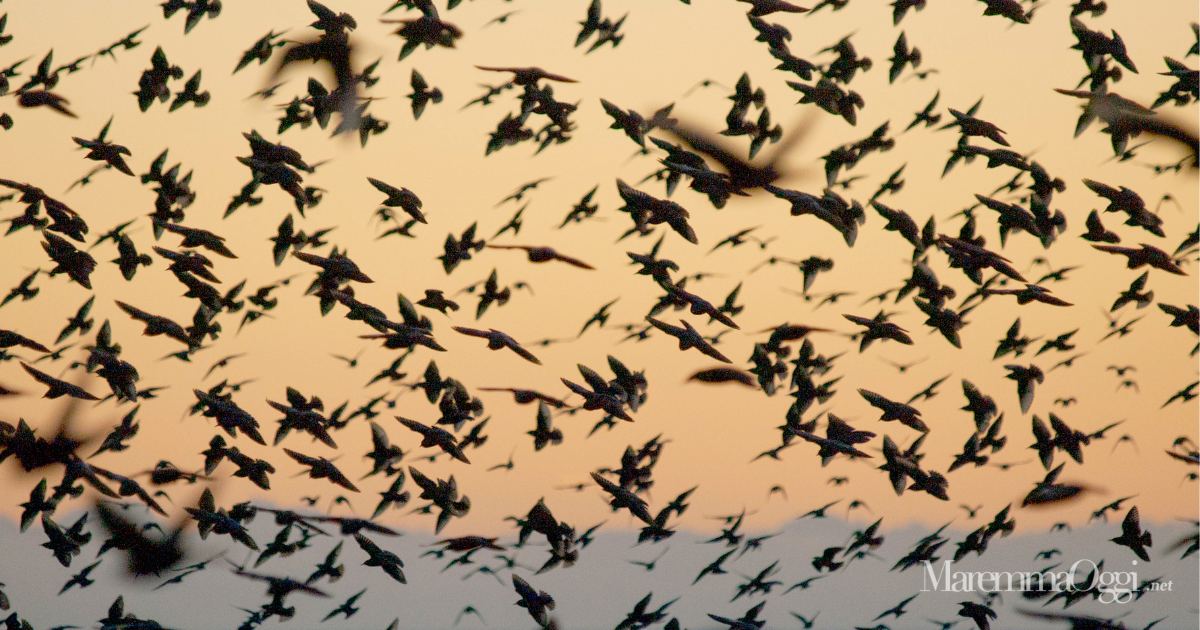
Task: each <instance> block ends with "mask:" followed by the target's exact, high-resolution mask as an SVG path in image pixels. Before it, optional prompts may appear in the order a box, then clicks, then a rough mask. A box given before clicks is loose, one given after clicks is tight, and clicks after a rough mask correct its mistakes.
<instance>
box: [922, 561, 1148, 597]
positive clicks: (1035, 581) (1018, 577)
mask: <svg viewBox="0 0 1200 630" xmlns="http://www.w3.org/2000/svg"><path fill="white" fill-rule="evenodd" d="M1133 564H1134V565H1135V566H1136V564H1137V562H1136V561H1134V563H1133ZM1154 586H1155V587H1156V588H1158V587H1161V586H1163V585H1160V584H1155V585H1154ZM1165 586H1166V588H1160V590H1169V587H1170V585H1169V583H1167V584H1165ZM1138 589H1139V584H1138V575H1137V571H1105V570H1104V569H1103V563H1100V564H1099V565H1098V564H1096V563H1095V562H1093V561H1091V560H1088V559H1086V558H1085V559H1080V560H1076V561H1075V562H1074V563H1072V564H1071V565H1070V566H1068V567H1065V568H1063V569H1060V570H1056V569H1048V570H1045V571H957V570H955V569H954V563H953V561H951V560H945V561H943V562H942V563H941V564H940V565H935V564H934V563H933V562H930V561H928V560H926V561H925V574H924V584H923V586H922V589H921V590H922V591H926V592H928V591H941V592H946V593H994V592H1020V593H1074V594H1084V593H1089V592H1090V593H1094V594H1095V597H1096V599H1097V600H1099V601H1100V602H1101V603H1103V604H1126V603H1129V602H1130V601H1133V600H1134V599H1135V597H1136V595H1137V591H1138Z"/></svg>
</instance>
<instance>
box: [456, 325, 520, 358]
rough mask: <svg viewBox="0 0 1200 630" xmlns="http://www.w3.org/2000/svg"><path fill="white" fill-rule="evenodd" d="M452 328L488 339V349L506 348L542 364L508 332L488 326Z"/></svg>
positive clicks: (465, 333) (471, 335) (468, 334)
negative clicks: (483, 328)
mask: <svg viewBox="0 0 1200 630" xmlns="http://www.w3.org/2000/svg"><path fill="white" fill-rule="evenodd" d="M453 328H454V330H455V331H457V332H460V333H462V334H464V335H467V336H470V337H480V338H482V339H487V340H488V349H490V350H500V349H501V348H508V349H509V350H512V351H513V352H515V353H516V354H517V356H519V357H521V358H522V359H525V360H526V361H529V362H530V363H533V364H534V365H541V364H542V362H541V360H540V359H538V358H537V357H536V356H534V355H533V353H532V352H530V351H528V350H526V349H525V348H524V347H522V346H521V344H520V343H519V342H518V341H517V340H516V339H513V338H512V337H510V336H509V335H508V334H506V333H503V332H501V331H499V330H496V329H494V328H490V329H488V330H480V329H478V328H467V327H465V326H454V327H453Z"/></svg>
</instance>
